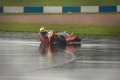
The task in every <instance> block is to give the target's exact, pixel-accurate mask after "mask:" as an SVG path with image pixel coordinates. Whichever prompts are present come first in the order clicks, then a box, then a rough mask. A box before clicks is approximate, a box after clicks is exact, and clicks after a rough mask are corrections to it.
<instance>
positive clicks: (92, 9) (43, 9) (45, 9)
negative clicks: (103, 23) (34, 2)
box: [0, 5, 120, 13]
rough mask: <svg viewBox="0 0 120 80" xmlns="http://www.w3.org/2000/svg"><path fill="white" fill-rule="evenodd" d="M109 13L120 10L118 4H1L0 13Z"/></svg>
mask: <svg viewBox="0 0 120 80" xmlns="http://www.w3.org/2000/svg"><path fill="white" fill-rule="evenodd" d="M101 12H102V13H106V12H107V13H108V12H120V5H118V6H75V7H69V6H66V7H65V6H63V7H62V6H33V7H31V6H26V7H20V6H3V7H2V6H0V13H101Z"/></svg>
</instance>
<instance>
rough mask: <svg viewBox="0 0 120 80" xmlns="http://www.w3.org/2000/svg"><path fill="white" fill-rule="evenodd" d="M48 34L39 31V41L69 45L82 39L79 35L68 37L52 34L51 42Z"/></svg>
mask: <svg viewBox="0 0 120 80" xmlns="http://www.w3.org/2000/svg"><path fill="white" fill-rule="evenodd" d="M46 34H47V33H39V41H40V42H41V43H47V44H61V45H68V44H73V43H76V42H77V43H78V42H80V41H81V38H80V37H79V36H78V35H72V36H68V37H66V38H64V37H63V36H52V37H51V41H50V42H49V40H48V37H47V35H46Z"/></svg>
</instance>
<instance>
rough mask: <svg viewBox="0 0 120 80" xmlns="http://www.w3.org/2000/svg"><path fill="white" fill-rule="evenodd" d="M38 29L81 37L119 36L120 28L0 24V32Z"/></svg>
mask: <svg viewBox="0 0 120 80" xmlns="http://www.w3.org/2000/svg"><path fill="white" fill-rule="evenodd" d="M40 27H45V28H46V29H49V30H56V31H68V32H73V33H76V34H81V35H107V36H120V26H104V25H77V24H74V25H73V24H31V23H2V22H0V31H19V32H39V28H40Z"/></svg>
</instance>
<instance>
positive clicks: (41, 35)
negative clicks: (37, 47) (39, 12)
mask: <svg viewBox="0 0 120 80" xmlns="http://www.w3.org/2000/svg"><path fill="white" fill-rule="evenodd" d="M47 34H48V32H47V30H45V28H44V27H41V28H40V32H39V39H40V40H41V42H46V41H47V40H48V38H47Z"/></svg>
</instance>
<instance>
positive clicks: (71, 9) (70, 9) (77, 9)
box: [62, 7, 80, 13]
mask: <svg viewBox="0 0 120 80" xmlns="http://www.w3.org/2000/svg"><path fill="white" fill-rule="evenodd" d="M62 12H63V13H71V12H72V13H73V12H80V7H62Z"/></svg>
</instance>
